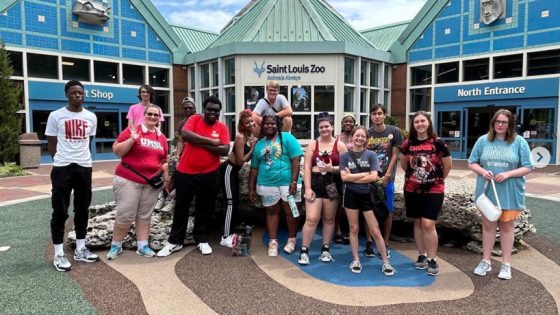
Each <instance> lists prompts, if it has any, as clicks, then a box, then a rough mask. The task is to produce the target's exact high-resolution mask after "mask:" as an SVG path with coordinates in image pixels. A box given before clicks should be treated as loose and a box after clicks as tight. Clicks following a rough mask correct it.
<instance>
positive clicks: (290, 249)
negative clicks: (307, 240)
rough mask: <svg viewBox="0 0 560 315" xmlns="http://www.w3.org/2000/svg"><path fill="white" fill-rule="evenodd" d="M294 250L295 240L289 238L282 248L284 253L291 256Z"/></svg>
mask: <svg viewBox="0 0 560 315" xmlns="http://www.w3.org/2000/svg"><path fill="white" fill-rule="evenodd" d="M295 250H296V239H295V237H294V238H289V239H288V242H287V243H286V246H284V251H285V252H286V253H287V254H291V253H293V252H294V251H295Z"/></svg>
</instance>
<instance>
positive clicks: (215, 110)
mask: <svg viewBox="0 0 560 315" xmlns="http://www.w3.org/2000/svg"><path fill="white" fill-rule="evenodd" d="M202 108H203V112H204V113H203V114H202V115H192V116H191V117H190V118H189V119H188V120H187V123H186V124H185V126H184V127H183V130H182V131H181V137H183V141H184V143H185V147H184V149H183V153H182V154H181V158H180V159H179V164H178V165H177V170H176V171H175V174H174V175H173V179H174V181H175V190H176V199H175V212H174V213H173V223H172V225H171V232H170V234H169V238H168V240H167V243H166V244H165V246H164V247H163V248H162V249H161V250H160V251H159V252H158V253H157V256H158V257H165V256H169V255H170V254H171V253H173V252H176V251H178V250H180V249H181V248H183V244H184V242H185V235H186V232H187V226H188V216H189V209H190V205H191V203H192V201H193V200H194V199H195V198H196V205H195V210H194V217H195V219H194V220H195V222H196V223H195V225H194V231H193V234H194V238H195V241H196V242H198V249H199V250H200V252H201V253H202V255H210V254H212V247H210V245H209V244H208V226H209V225H210V223H211V222H210V221H211V219H212V215H213V214H214V210H215V208H216V196H217V195H218V190H219V185H218V183H219V173H220V172H219V167H220V156H226V155H227V154H228V153H229V148H230V144H229V139H230V138H229V129H228V127H227V126H226V124H224V123H221V122H220V121H218V119H219V117H220V111H221V110H222V102H221V101H220V100H219V99H218V98H217V97H215V96H210V97H209V98H207V99H206V100H204V103H202Z"/></svg>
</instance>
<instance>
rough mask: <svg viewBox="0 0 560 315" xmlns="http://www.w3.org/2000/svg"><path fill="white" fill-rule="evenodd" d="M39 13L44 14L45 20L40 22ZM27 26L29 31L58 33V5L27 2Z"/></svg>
mask: <svg viewBox="0 0 560 315" xmlns="http://www.w3.org/2000/svg"><path fill="white" fill-rule="evenodd" d="M39 15H43V16H44V17H45V22H39V20H38V16H39ZM25 28H26V30H27V31H28V32H36V33H43V34H50V35H56V34H57V17H56V7H55V6H50V5H45V4H39V3H33V2H25Z"/></svg>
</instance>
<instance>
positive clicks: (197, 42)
mask: <svg viewBox="0 0 560 315" xmlns="http://www.w3.org/2000/svg"><path fill="white" fill-rule="evenodd" d="M171 28H172V29H173V31H174V32H175V34H177V36H179V38H180V39H181V40H182V41H183V42H184V43H186V44H187V48H188V49H189V50H190V51H191V52H197V51H201V50H204V49H206V47H208V45H210V44H211V43H212V42H213V41H214V40H216V38H218V36H219V35H220V34H218V33H213V32H210V31H205V30H200V29H196V28H192V27H185V26H177V25H171Z"/></svg>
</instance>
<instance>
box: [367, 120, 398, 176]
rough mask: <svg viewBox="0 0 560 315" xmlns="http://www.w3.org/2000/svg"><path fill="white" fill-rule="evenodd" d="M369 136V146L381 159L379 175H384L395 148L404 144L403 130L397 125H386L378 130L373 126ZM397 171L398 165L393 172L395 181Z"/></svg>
mask: <svg viewBox="0 0 560 315" xmlns="http://www.w3.org/2000/svg"><path fill="white" fill-rule="evenodd" d="M368 136H369V140H368V144H367V148H368V149H369V150H371V151H373V152H375V153H376V154H377V159H379V165H380V167H381V171H380V172H379V177H382V176H384V175H385V173H387V168H388V167H389V162H391V158H392V157H393V148H394V147H397V148H398V147H400V146H401V145H402V142H403V139H402V135H401V130H400V129H399V128H397V127H395V126H391V125H385V130H383V131H382V132H377V131H375V128H374V127H371V128H369V130H368ZM396 172H397V167H394V168H393V170H392V172H391V181H392V182H393V181H395V174H396Z"/></svg>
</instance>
